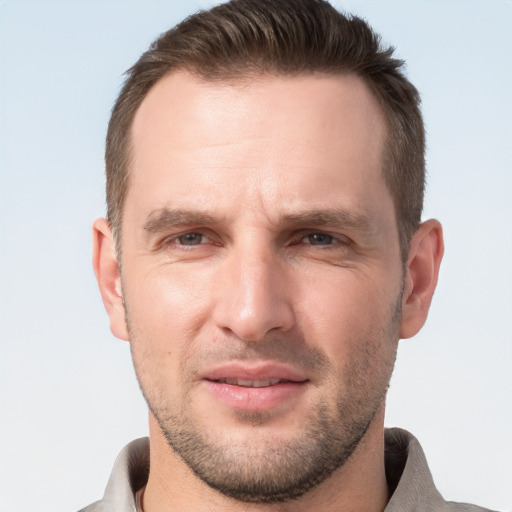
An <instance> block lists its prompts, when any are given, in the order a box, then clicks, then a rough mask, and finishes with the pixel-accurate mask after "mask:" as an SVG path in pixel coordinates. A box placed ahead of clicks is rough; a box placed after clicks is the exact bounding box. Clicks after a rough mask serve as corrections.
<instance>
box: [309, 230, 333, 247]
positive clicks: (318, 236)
mask: <svg viewBox="0 0 512 512" xmlns="http://www.w3.org/2000/svg"><path fill="white" fill-rule="evenodd" d="M302 241H303V242H304V243H306V244H310V245H332V244H333V243H335V242H336V239H335V238H334V237H333V236H332V235H327V234H326V233H310V234H309V235H306V236H305V237H303V238H302Z"/></svg>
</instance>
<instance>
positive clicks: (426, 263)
mask: <svg viewBox="0 0 512 512" xmlns="http://www.w3.org/2000/svg"><path fill="white" fill-rule="evenodd" d="M443 252H444V242H443V228H442V227H441V224H440V223H439V222H438V221H437V220H428V221H427V222H424V223H423V224H421V225H420V227H419V228H418V229H417V231H416V233H414V235H413V237H412V240H411V245H410V249H409V258H408V259H407V264H406V268H405V285H404V294H403V298H402V322H401V324H400V338H411V337H412V336H414V335H415V334H417V333H418V331H419V330H420V329H421V328H422V327H423V324H424V323H425V320H426V319H427V315H428V310H429V308H430V303H431V301H432V296H433V295H434V290H435V288H436V284H437V277H438V275H439V267H440V265H441V260H442V259H443Z"/></svg>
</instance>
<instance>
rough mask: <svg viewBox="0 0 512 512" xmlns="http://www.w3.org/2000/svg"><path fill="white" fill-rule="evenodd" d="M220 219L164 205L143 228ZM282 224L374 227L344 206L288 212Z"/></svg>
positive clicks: (155, 230)
mask: <svg viewBox="0 0 512 512" xmlns="http://www.w3.org/2000/svg"><path fill="white" fill-rule="evenodd" d="M220 221H221V219H219V218H218V217H216V216H214V215H212V214H210V213H208V212H201V211H192V210H183V209H171V208H161V209H159V210H154V211H153V212H151V213H150V214H149V215H148V218H147V220H146V222H145V224H144V231H146V232H147V233H158V232H160V231H164V230H166V229H169V228H170V227H175V226H187V225H212V224H218V223H219V222H220ZM279 224H281V225H284V226H287V227H296V226H302V227H305V226H308V227H320V226H330V227H344V228H350V229H355V230H360V231H371V230H372V229H373V227H372V224H371V223H370V221H369V219H368V217H366V216H365V215H362V214H360V213H356V212H353V211H350V210H347V209H341V208H335V209H326V210H321V209H319V210H307V211H304V212H297V213H290V214H285V215H283V216H282V217H280V219H279Z"/></svg>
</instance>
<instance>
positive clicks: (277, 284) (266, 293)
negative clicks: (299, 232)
mask: <svg viewBox="0 0 512 512" xmlns="http://www.w3.org/2000/svg"><path fill="white" fill-rule="evenodd" d="M248 245H249V247H246V248H240V249H238V250H233V251H232V253H231V254H230V255H229V256H228V257H227V258H226V260H225V261H224V262H223V265H222V270H219V273H218V275H217V283H216V286H217V294H216V297H217V302H216V304H215V306H214V307H215V310H214V315H213V317H214V321H215V322H216V325H217V327H219V328H220V329H222V330H223V331H228V332H230V333H232V334H234V335H236V336H237V337H238V338H239V339H240V340H243V341H258V340H261V339H262V338H264V336H265V335H266V334H267V333H269V332H270V331H274V332H278V331H281V332H285V331H288V330H290V329H292V327H293V326H294V324H295V315H294V309H293V303H292V300H291V295H292V289H291V287H290V283H289V282H288V278H287V275H288V274H289V273H288V272H287V271H286V268H285V264H284V262H283V261H282V260H281V259H280V258H279V255H277V254H275V251H273V250H272V249H271V248H270V247H263V248H260V249H256V248H255V247H254V244H248Z"/></svg>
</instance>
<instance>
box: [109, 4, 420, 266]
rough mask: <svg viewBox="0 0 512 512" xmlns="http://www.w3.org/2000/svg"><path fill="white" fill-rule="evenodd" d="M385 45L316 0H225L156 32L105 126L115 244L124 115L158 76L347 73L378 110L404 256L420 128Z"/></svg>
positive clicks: (125, 173)
mask: <svg viewBox="0 0 512 512" xmlns="http://www.w3.org/2000/svg"><path fill="white" fill-rule="evenodd" d="M393 52H394V49H393V48H392V47H389V48H383V47H382V46H381V44H380V37H379V36H378V35H377V34H376V33H375V32H373V30H372V29H371V28H370V26H369V25H368V24H367V23H366V22H365V21H364V20H362V19H361V18H358V17H355V16H345V15H343V14H341V13H340V12H338V11H337V10H336V9H334V8H333V7H332V6H331V5H330V4H329V3H328V2H326V1H324V0H231V1H230V2H228V3H225V4H222V5H219V6H217V7H214V8H213V9H211V10H208V11H201V12H199V13H197V14H194V15H193V16H190V17H189V18H187V19H185V20H184V21H183V22H181V23H180V24H178V25H177V26H176V27H174V28H173V29H171V30H169V31H168V32H166V33H164V34H163V35H161V36H160V37H159V38H158V39H157V40H156V41H155V42H154V43H153V44H152V45H151V46H150V48H149V50H148V51H147V52H145V53H144V54H143V55H142V56H141V58H140V59H139V60H138V61H137V63H136V64H135V65H134V66H133V67H132V68H131V69H129V70H128V72H127V79H126V82H125V83H124V86H123V88H122V90H121V93H120V95H119V97H118V99H117V101H116V103H115V105H114V108H113V111H112V116H111V119H110V123H109V127H108V133H107V143H106V152H105V161H106V175H107V209H108V211H107V215H108V219H109V222H110V225H111V227H112V229H113V232H114V235H115V237H116V240H117V242H118V249H120V242H119V240H120V231H121V223H122V215H123V206H124V201H125V197H126V193H127V190H128V186H129V176H130V174H129V167H130V159H131V155H130V151H131V144H130V141H131V136H130V135H131V126H132V123H133V118H134V116H135V113H136V111H137V109H138V107H139V106H140V104H141V103H142V101H143V100H144V98H145V96H146V94H147V93H148V91H149V90H150V89H151V87H153V85H155V83H156V82H157V81H158V80H160V79H161V78H162V77H163V76H165V75H167V74H168V73H170V72H172V71H175V70H177V69H186V70H188V71H190V72H192V73H193V74H195V75H197V76H199V77H201V78H204V79H207V80H210V81H216V80H243V79H248V78H249V79H250V78H251V77H252V76H254V75H256V74H264V73H268V74H274V75H286V76H294V75H304V74H311V73H325V74H330V75H333V74H347V73H352V74H355V75H357V76H359V77H360V78H361V79H362V80H364V82H365V83H366V84H367V85H368V86H369V87H370V89H371V90H372V91H373V93H374V94H375V96H376V98H377V99H378V100H379V102H380V104H381V106H382V108H383V111H384V113H385V116H386V121H387V125H388V136H387V141H386V148H385V157H384V163H383V167H384V178H385V180H386V184H387V186H388V188H389V190H390V193H391V195H392V197H393V200H394V204H395V212H396V218H397V225H398V232H399V236H400V248H401V253H402V259H404V260H405V259H406V258H407V253H408V248H409V242H410V239H411V236H412V234H413V233H414V232H415V230H416V229H417V227H418V225H419V223H420V220H421V212H422V208H423V193H424V182H425V158H424V146H425V141H424V139H425V135H424V127H423V120H422V117H421V112H420V109H419V103H420V98H419V94H418V91H417V90H416V89H415V87H414V86H413V85H412V84H411V83H410V82H409V81H408V80H407V79H406V78H405V76H404V74H403V73H402V71H401V70H402V67H403V62H402V61H401V60H398V59H396V58H393Z"/></svg>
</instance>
